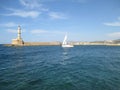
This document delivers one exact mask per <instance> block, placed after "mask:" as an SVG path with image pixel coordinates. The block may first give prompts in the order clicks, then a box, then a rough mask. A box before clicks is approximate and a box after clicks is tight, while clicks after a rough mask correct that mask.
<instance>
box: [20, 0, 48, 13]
mask: <svg viewBox="0 0 120 90" xmlns="http://www.w3.org/2000/svg"><path fill="white" fill-rule="evenodd" d="M19 1H20V3H21V5H23V6H25V7H26V8H28V9H37V10H41V11H48V8H44V7H43V4H42V3H41V2H40V0H19Z"/></svg>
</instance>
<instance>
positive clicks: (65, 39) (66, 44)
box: [62, 34, 74, 47]
mask: <svg viewBox="0 0 120 90" xmlns="http://www.w3.org/2000/svg"><path fill="white" fill-rule="evenodd" d="M62 47H74V45H71V44H68V43H67V34H66V35H65V37H64V40H63V43H62Z"/></svg>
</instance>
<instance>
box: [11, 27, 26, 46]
mask: <svg viewBox="0 0 120 90" xmlns="http://www.w3.org/2000/svg"><path fill="white" fill-rule="evenodd" d="M23 44H24V41H23V40H22V38H21V27H20V26H18V33H17V38H16V39H13V40H12V45H23Z"/></svg>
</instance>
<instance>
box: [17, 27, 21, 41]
mask: <svg viewBox="0 0 120 90" xmlns="http://www.w3.org/2000/svg"><path fill="white" fill-rule="evenodd" d="M17 39H18V40H20V39H22V38H21V27H20V26H18V37H17Z"/></svg>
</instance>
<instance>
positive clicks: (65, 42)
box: [62, 35, 67, 45]
mask: <svg viewBox="0 0 120 90" xmlns="http://www.w3.org/2000/svg"><path fill="white" fill-rule="evenodd" d="M66 40H67V35H65V37H64V40H63V43H62V44H63V45H66V44H67V41H66Z"/></svg>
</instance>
